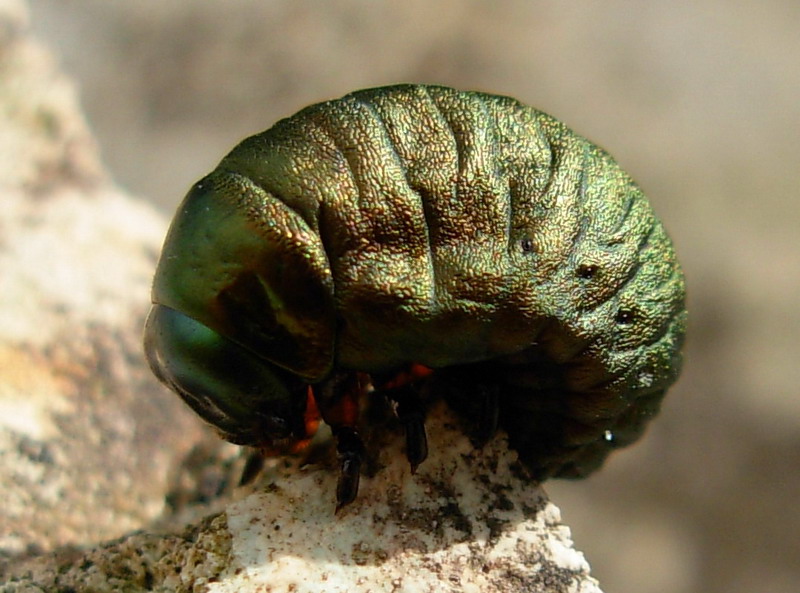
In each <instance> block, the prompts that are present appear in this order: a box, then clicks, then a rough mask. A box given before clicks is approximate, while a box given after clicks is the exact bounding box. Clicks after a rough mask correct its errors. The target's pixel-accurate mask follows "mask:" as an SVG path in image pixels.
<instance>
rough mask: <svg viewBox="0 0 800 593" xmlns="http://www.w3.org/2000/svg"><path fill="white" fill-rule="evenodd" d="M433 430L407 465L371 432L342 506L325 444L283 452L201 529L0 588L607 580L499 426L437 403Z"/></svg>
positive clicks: (224, 590)
mask: <svg viewBox="0 0 800 593" xmlns="http://www.w3.org/2000/svg"><path fill="white" fill-rule="evenodd" d="M428 432H429V436H430V445H431V456H430V457H429V458H428V459H427V460H426V461H425V463H424V464H423V465H422V466H420V468H419V469H418V471H417V473H416V475H414V476H410V475H409V470H408V465H407V462H406V461H405V459H404V457H403V454H402V447H401V443H402V435H401V434H399V431H398V430H396V426H395V427H394V429H393V430H389V429H387V430H381V431H376V434H375V435H373V436H372V438H371V445H372V446H371V449H372V450H375V449H376V448H377V449H379V450H380V453H379V454H378V455H377V457H376V458H375V459H373V460H372V463H371V468H372V470H373V472H374V473H372V476H371V477H365V478H364V479H363V480H362V485H361V494H360V496H359V498H358V499H357V500H356V501H355V502H354V503H353V504H352V505H351V506H349V507H346V508H345V509H343V510H342V511H340V512H339V513H338V514H334V498H335V497H334V493H335V488H336V473H335V471H332V468H331V467H330V466H331V465H332V464H331V463H330V461H331V459H330V456H328V455H324V454H321V455H320V457H319V458H318V461H317V462H316V463H314V464H311V465H305V466H304V467H298V465H297V464H296V463H285V462H277V461H274V462H273V463H272V464H271V468H269V470H268V471H266V472H265V476H264V479H263V480H261V481H260V482H259V483H258V484H257V485H256V486H255V492H254V493H252V494H251V495H249V496H247V497H246V498H244V499H242V500H240V501H238V502H235V503H233V504H230V505H229V506H228V507H227V509H226V511H225V513H223V514H220V515H215V516H213V515H212V516H211V517H209V518H208V519H206V520H204V521H202V522H201V523H200V524H199V525H198V527H196V528H189V529H188V530H185V531H184V532H183V533H181V534H179V535H164V536H155V535H146V534H135V535H132V536H130V537H128V538H125V539H122V540H120V541H117V542H112V543H110V544H107V545H104V546H101V547H99V548H96V549H94V550H91V551H89V552H84V553H81V552H78V551H76V550H70V551H66V552H59V553H56V554H53V555H51V556H48V557H44V558H38V559H34V560H29V561H27V562H21V563H18V564H17V565H16V566H14V567H13V568H12V569H11V570H10V571H9V573H8V574H7V578H8V582H7V584H6V586H5V588H4V589H2V591H4V593H12V592H14V593H22V592H27V591H37V590H55V589H60V590H64V589H72V590H81V591H82V590H92V591H114V590H119V589H121V588H123V586H124V588H125V589H126V590H128V591H150V590H152V591H197V590H206V591H215V592H219V593H228V592H230V593H235V592H239V591H270V592H274V593H278V592H296V593H312V592H314V593H323V592H324V593H340V592H341V593H344V592H365V593H366V592H368V591H372V592H378V591H385V592H387V593H389V592H407V593H422V592H429V591H430V592H434V591H465V592H478V591H480V592H483V593H492V592H495V591H497V592H507V591H519V592H534V591H535V592H544V591H547V592H548V593H561V592H564V593H566V592H581V593H598V592H599V591H600V589H599V588H598V586H597V583H596V581H594V579H592V578H590V577H589V566H588V564H587V562H586V560H585V559H584V557H583V555H582V554H581V553H580V552H577V551H575V550H574V549H573V547H572V542H571V540H570V535H569V530H568V529H567V528H566V527H565V526H563V525H562V524H561V521H560V516H559V511H558V509H557V508H556V507H555V506H554V505H552V504H551V503H549V502H548V501H547V499H546V497H545V496H544V494H543V492H542V491H541V490H540V489H539V488H537V487H535V486H534V485H532V484H531V483H530V481H529V480H527V479H526V477H525V474H524V471H523V470H522V468H521V466H519V465H518V464H517V461H516V454H514V453H513V452H511V451H509V449H508V446H507V443H506V441H505V439H504V438H496V439H494V440H493V441H492V442H490V443H489V444H487V445H486V446H485V447H484V448H483V449H480V450H478V449H475V448H474V447H473V446H472V444H471V443H470V442H469V440H468V439H467V438H466V437H465V436H464V434H463V431H462V430H461V427H460V426H458V424H457V423H456V422H454V420H453V418H452V416H451V415H450V414H449V412H448V411H447V410H446V409H445V408H444V406H443V405H441V404H440V405H438V406H436V408H435V409H434V410H432V411H431V413H430V416H429V419H428ZM379 445H382V446H379ZM321 447H322V446H321ZM322 449H323V450H324V447H322Z"/></svg>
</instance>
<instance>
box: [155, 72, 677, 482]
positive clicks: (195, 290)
mask: <svg viewBox="0 0 800 593" xmlns="http://www.w3.org/2000/svg"><path fill="white" fill-rule="evenodd" d="M684 292H685V289H684V278H683V274H682V272H681V269H680V267H679V264H678V262H677V259H676V257H675V253H674V251H673V248H672V244H671V242H670V240H669V238H668V237H667V235H666V233H665V231H664V229H663V227H662V225H661V223H660V222H659V221H658V219H657V218H656V217H655V215H654V214H653V212H652V210H651V208H650V206H649V204H648V202H647V200H646V199H645V197H644V195H643V194H642V192H641V191H640V189H639V188H638V187H637V186H636V184H635V183H634V182H633V181H632V180H631V179H630V177H628V175H627V174H625V173H624V172H623V171H622V170H621V169H620V168H619V167H618V165H617V164H616V163H615V162H614V161H613V160H612V159H611V157H610V156H609V155H608V154H607V153H606V152H605V151H603V150H602V149H600V148H598V147H597V146H595V145H593V144H591V143H589V142H588V141H587V140H585V139H584V138H582V137H580V136H578V135H576V134H574V133H573V132H572V131H570V130H569V129H568V128H567V127H566V126H564V125H563V124H561V123H560V122H558V121H556V120H555V119H553V118H551V117H549V116H547V115H545V114H543V113H541V112H539V111H536V110H535V109H532V108H530V107H527V106H525V105H523V104H521V103H519V102H517V101H516V100H514V99H510V98H506V97H499V96H493V95H486V94H481V93H474V92H459V91H455V90H452V89H448V88H444V87H425V86H410V85H409V86H397V87H386V88H379V89H371V90H366V91H360V92H356V93H353V94H351V95H348V96H346V97H343V98H341V99H338V100H335V101H330V102H327V103H321V104H318V105H313V106H310V107H308V108H306V109H304V110H302V111H300V112H299V113H297V114H296V115H294V116H292V117H290V118H288V119H285V120H282V121H280V122H278V123H277V124H276V125H275V126H274V127H272V128H271V129H269V130H267V131H266V132H263V133H262V134H258V135H256V136H252V137H250V138H248V139H246V140H244V141H243V142H242V143H241V144H239V145H238V146H237V147H236V148H234V150H233V151H232V152H231V153H230V154H229V155H228V156H226V157H225V158H224V159H223V160H222V162H221V163H220V164H219V166H218V167H217V169H216V170H215V171H213V172H212V173H211V174H210V175H208V176H207V177H205V178H204V179H203V180H201V181H200V182H198V183H197V184H196V185H195V186H194V187H193V188H192V190H191V191H190V192H189V195H188V196H187V197H186V199H185V201H184V203H183V205H182V206H181V207H180V209H179V211H178V214H177V215H176V218H175V220H174V222H173V225H172V227H171V229H170V232H169V235H168V237H167V240H166V243H165V245H164V252H163V255H162V259H161V261H160V263H159V267H158V271H157V273H156V278H155V283H154V289H153V302H154V303H155V304H156V308H158V307H159V306H160V307H161V308H162V310H167V309H168V310H174V311H178V312H180V313H181V314H182V315H185V316H186V317H188V318H190V319H191V320H194V321H196V322H199V324H200V325H201V326H203V327H205V328H209V329H210V330H211V332H212V333H213V334H214V335H215V336H216V335H218V336H221V337H222V339H223V340H230V341H231V342H233V343H235V345H236V346H235V347H234V350H235V349H236V348H242V349H243V351H246V353H247V354H246V357H255V358H257V359H259V360H260V361H262V362H261V363H260V364H263V365H264V367H265V369H267V371H265V372H273V371H274V374H275V377H277V378H276V379H275V381H276V382H277V383H278V384H281V385H286V389H285V390H281V389H273V390H271V392H270V393H268V394H267V393H265V394H259V395H256V396H246V397H249V398H250V399H249V400H248V401H247V404H246V405H242V404H241V403H237V402H239V400H237V397H238V396H236V395H235V394H231V393H226V392H225V390H224V389H218V390H206V391H208V392H207V393H205V392H204V393H203V394H202V395H201V396H197V397H194V398H193V396H192V395H191V394H187V389H186V388H185V387H184V388H181V387H180V386H176V384H175V383H176V381H174V380H170V379H169V377H165V375H169V371H168V370H167V371H164V370H163V369H164V368H167V367H168V366H169V364H170V363H169V362H168V360H169V359H170V357H171V356H172V354H173V353H174V351H178V350H181V349H183V348H184V346H180V345H178V346H175V347H173V346H169V345H167V346H164V345H158V344H156V345H153V344H152V343H151V344H150V345H149V347H148V353H149V354H148V356H149V358H150V360H151V365H152V366H153V367H154V370H155V371H156V373H157V374H158V375H159V376H160V377H161V378H162V380H165V382H167V383H168V384H170V385H171V386H172V387H173V388H174V389H176V391H178V392H179V393H181V395H182V396H183V397H184V398H185V399H187V401H188V402H189V403H190V404H191V405H192V406H193V407H194V408H195V409H196V410H197V411H198V412H199V413H200V414H201V415H202V416H203V417H204V418H205V419H206V420H208V421H209V422H211V423H212V424H215V425H216V426H217V427H218V428H220V430H221V432H222V434H223V436H225V437H226V438H229V439H230V440H232V441H234V442H241V443H244V444H256V445H258V444H263V443H260V442H257V441H258V440H259V439H261V440H263V441H264V442H266V443H270V442H273V441H279V440H281V439H286V438H288V439H289V440H291V439H292V438H299V437H297V436H296V435H297V432H296V431H295V432H291V431H289V432H281V431H280V430H277V429H275V430H273V429H271V428H270V425H269V423H268V422H267V423H263V422H261V423H260V422H259V421H258V420H257V418H258V417H259V415H260V414H261V415H263V416H264V417H270V418H272V419H273V420H275V419H277V420H286V422H287V424H293V423H294V424H296V423H297V422H296V421H297V418H296V417H297V415H298V414H302V411H303V409H305V408H304V405H305V401H304V397H305V395H304V393H305V392H302V393H303V395H299V394H300V393H301V391H302V386H304V385H307V384H310V385H312V386H313V385H318V384H321V383H325V382H326V381H328V380H329V379H330V377H332V376H334V375H335V374H341V373H351V372H356V371H357V372H360V373H364V374H366V376H372V377H376V376H380V377H391V376H393V374H394V373H397V372H398V371H400V370H402V369H404V368H407V367H408V365H409V364H410V363H418V364H421V365H424V366H425V367H429V368H431V369H434V372H433V374H432V375H430V376H429V377H426V379H425V381H426V382H427V390H428V391H435V392H437V393H440V394H442V395H444V396H445V397H447V399H448V401H449V402H450V403H451V405H453V406H454V407H455V408H456V409H458V410H459V411H461V412H462V413H463V414H465V416H466V417H467V419H468V420H469V419H473V420H475V421H476V423H477V424H480V423H481V422H482V420H481V418H482V416H484V415H485V414H486V405H487V402H489V404H488V405H489V406H490V407H492V408H496V410H495V412H496V414H497V416H498V422H499V425H500V427H502V428H504V429H505V430H506V431H507V432H508V433H509V437H510V440H511V444H512V446H513V447H514V448H516V449H517V450H518V451H519V454H520V458H521V459H522V460H523V461H524V462H525V463H526V465H527V466H528V467H529V468H530V470H531V471H532V474H533V475H534V477H536V478H537V479H543V478H546V477H549V476H553V475H557V476H565V477H577V476H582V475H585V474H587V473H589V472H590V471H592V470H593V469H595V468H596V467H597V466H598V465H599V464H600V463H601V462H602V461H603V459H604V458H605V456H606V455H607V454H608V452H609V451H611V450H612V449H614V448H616V447H619V446H622V445H625V444H628V443H630V442H632V441H633V440H635V439H636V438H638V437H639V435H640V434H641V431H642V430H643V428H644V425H645V423H646V420H647V419H649V418H650V417H651V416H652V415H654V414H655V413H656V412H657V410H658V406H659V403H660V401H661V399H662V397H663V395H664V393H665V391H666V389H667V388H668V387H669V386H670V385H671V384H672V383H673V382H674V381H675V379H676V378H677V376H678V372H679V369H680V364H681V354H680V348H681V345H682V342H683V337H684V333H685V327H686V311H685V304H684V298H685V297H684ZM163 333H164V330H163V329H162V324H161V322H159V321H152V322H150V323H149V325H148V335H149V336H150V338H149V340H150V341H151V342H153V341H154V340H155V339H156V338H154V337H153V336H159V335H161V334H163ZM226 343H227V342H226ZM226 348H227V346H226ZM226 352H227V350H226ZM235 366H236V365H235V363H231V365H228V368H231V369H234V368H235ZM159 369H160V370H159ZM231 372H233V371H231ZM295 383H296V384H295ZM212 391H213V393H212ZM220 391H221V392H220ZM487 394H488V395H487ZM301 400H302V401H301ZM217 406H219V408H220V409H218V410H214V411H213V413H212V412H211V411H210V408H216V407H217ZM323 418H325V419H326V420H328V418H327V417H326V414H325V411H324V410H323ZM351 423H352V422H351ZM279 424H280V423H279ZM237 427H238V428H237ZM490 428H491V427H490ZM271 430H272V432H273V434H269V433H270V431H271ZM259 432H260V433H261V436H260V437H259V436H258V435H259ZM287 435H288V436H287ZM292 435H295V436H292Z"/></svg>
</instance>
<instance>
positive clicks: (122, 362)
mask: <svg viewBox="0 0 800 593" xmlns="http://www.w3.org/2000/svg"><path fill="white" fill-rule="evenodd" d="M0 106H2V109H0V154H1V155H2V159H0V199H1V200H2V204H3V208H2V209H0V484H2V486H1V488H2V489H1V490H0V497H1V498H2V500H3V504H2V506H0V525H1V526H2V529H0V555H1V556H2V563H1V564H0V579H2V581H4V582H5V584H3V585H0V591H3V592H4V593H10V592H22V591H25V592H32V591H120V590H124V591H151V590H157V591H215V590H216V591H256V590H261V591H368V590H369V591H414V592H416V591H442V590H445V591H510V590H513V591H558V592H560V591H580V592H586V593H589V592H595V591H598V590H599V589H598V588H597V584H596V582H595V581H594V580H593V579H592V578H591V577H589V575H588V572H589V568H588V564H587V563H586V561H585V560H584V558H583V556H582V555H581V554H580V553H579V552H576V551H575V550H574V549H573V548H572V544H571V541H570V538H569V531H568V530H567V528H566V527H564V526H563V525H561V524H560V520H559V513H558V510H557V509H556V508H555V507H554V506H552V505H551V504H550V503H548V502H547V501H546V499H545V497H544V494H543V493H542V491H541V490H539V489H538V488H536V487H534V486H532V485H531V483H530V482H529V481H528V480H526V479H525V477H524V475H523V474H522V470H521V469H520V468H519V467H518V466H517V464H516V462H515V455H514V454H513V453H511V452H509V451H508V448H507V445H506V444H505V442H504V441H503V440H502V439H499V438H498V439H496V440H494V441H493V442H492V443H490V444H489V445H487V447H486V448H484V449H483V450H475V449H474V448H473V447H472V445H471V444H470V443H469V441H468V439H467V437H466V436H464V434H463V432H462V431H461V430H460V429H459V428H458V427H457V426H455V424H454V421H453V420H452V418H451V417H450V416H449V414H448V413H447V412H446V410H444V408H442V407H440V408H438V410H436V411H434V412H433V413H432V415H431V418H430V422H429V431H430V437H431V438H430V442H431V450H432V455H431V457H430V458H429V459H428V460H427V461H426V462H425V464H424V465H423V466H422V467H421V468H420V469H419V471H418V473H417V475H416V476H413V477H411V476H409V472H408V466H407V463H406V462H405V461H404V459H403V456H402V454H401V442H402V438H401V435H400V434H399V433H398V431H397V427H396V426H394V427H392V425H391V423H390V425H389V428H387V429H386V430H376V431H375V432H374V433H373V434H372V435H368V437H369V442H370V443H371V444H372V445H382V446H378V447H376V448H375V449H374V450H376V451H380V453H379V454H378V455H377V456H376V457H374V458H372V459H370V462H369V468H368V469H369V472H368V474H369V476H371V477H365V478H364V480H363V483H362V489H361V496H360V497H359V498H358V499H357V501H356V502H355V503H354V504H353V505H351V506H350V507H347V508H346V509H344V510H343V511H341V512H340V513H339V515H338V516H335V515H334V513H333V507H334V490H335V484H334V482H335V472H334V471H331V469H332V468H331V466H332V465H334V464H332V461H333V460H332V456H331V452H330V450H329V447H326V446H325V442H324V439H323V440H322V441H321V442H320V443H319V444H318V445H317V446H315V447H314V448H313V449H312V450H311V454H312V456H311V457H310V458H309V461H308V464H307V465H305V466H303V467H298V466H297V464H296V463H287V462H285V461H282V460H271V461H270V463H268V464H267V465H268V467H267V468H266V470H265V471H264V472H263V474H262V476H263V477H262V479H261V480H260V481H259V482H258V483H257V484H256V485H255V487H254V492H253V493H252V494H251V495H250V496H248V497H246V498H243V499H241V500H239V501H238V502H235V503H233V504H230V505H228V506H227V507H226V510H225V511H224V512H221V513H219V512H211V511H210V510H209V509H210V508H212V506H213V504H214V503H216V505H217V507H218V506H219V505H221V504H224V503H225V502H226V501H228V500H229V494H230V491H231V489H232V488H231V486H230V485H231V483H232V482H231V476H232V475H236V474H238V473H239V471H240V470H241V460H240V459H238V458H237V457H236V454H234V453H232V452H231V449H230V448H227V447H226V446H223V445H221V444H219V443H218V442H217V441H216V440H214V441H209V440H208V432H207V431H206V430H205V429H203V428H202V427H201V425H200V423H199V421H198V420H197V419H196V418H195V417H194V416H193V415H192V414H191V413H190V412H189V411H188V410H187V409H186V408H185V407H184V406H183V404H181V402H180V401H179V399H178V398H177V397H175V396H174V395H173V394H171V393H168V392H167V391H166V390H165V389H163V388H162V387H161V386H160V385H158V384H157V383H156V381H155V380H154V379H153V378H152V377H151V376H150V373H149V371H148V370H147V369H146V366H145V364H144V361H143V357H142V354H141V345H140V338H141V325H142V321H143V316H144V314H145V312H146V308H147V305H148V300H149V299H148V292H149V284H150V278H151V274H152V270H153V267H154V264H155V255H156V253H157V251H158V247H159V245H160V242H161V240H162V238H163V234H164V232H165V229H166V221H165V219H164V218H163V217H161V216H159V215H158V214H157V213H155V212H154V211H153V210H152V209H151V208H150V207H148V206H146V205H145V204H143V203H142V202H140V201H137V200H136V199H133V198H131V197H129V196H127V195H125V194H124V193H122V192H121V191H119V190H118V189H117V188H115V187H114V186H113V184H112V183H111V182H110V181H109V179H108V178H107V176H106V175H105V174H104V173H103V172H102V168H101V166H100V165H99V162H98V158H97V154H96V151H95V148H94V142H93V140H92V137H91V135H90V134H89V132H88V131H87V128H86V126H85V124H84V121H83V119H82V117H81V115H80V112H79V110H78V107H77V104H76V101H75V96H74V91H73V89H72V87H71V85H70V84H69V82H68V81H67V80H65V78H64V77H63V76H62V75H61V74H60V73H59V71H58V70H57V69H56V68H55V66H54V64H53V61H52V59H51V58H50V57H49V55H48V54H47V53H46V52H45V51H44V50H43V49H42V48H41V47H40V46H39V45H37V44H36V43H34V42H33V41H31V40H30V39H29V38H28V36H27V16H26V12H25V6H24V4H23V3H21V2H15V1H13V0H0ZM209 503H212V504H211V506H210V505H209ZM198 513H203V514H205V515H206V518H205V519H202V520H199V521H195V523H194V524H195V526H193V527H188V528H182V529H176V528H175V527H174V525H175V524H176V523H178V522H180V521H183V520H186V519H192V517H196V516H197V515H198ZM155 525H158V526H160V528H156V527H155ZM133 530H140V531H135V532H133V533H132V534H129V535H123V534H125V533H130V532H131V531H133ZM114 537H117V538H121V539H117V540H115V541H111V542H110V543H105V544H99V545H98V544H97V542H98V541H101V540H108V539H110V538H114Z"/></svg>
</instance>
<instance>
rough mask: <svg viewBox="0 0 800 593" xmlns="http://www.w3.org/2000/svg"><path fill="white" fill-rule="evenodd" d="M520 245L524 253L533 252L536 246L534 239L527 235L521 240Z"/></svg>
mask: <svg viewBox="0 0 800 593" xmlns="http://www.w3.org/2000/svg"><path fill="white" fill-rule="evenodd" d="M519 246H520V248H521V249H522V252H523V253H532V252H533V248H534V245H533V239H531V238H530V237H525V238H524V239H522V240H521V241H520V242H519Z"/></svg>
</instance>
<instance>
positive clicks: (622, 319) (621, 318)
mask: <svg viewBox="0 0 800 593" xmlns="http://www.w3.org/2000/svg"><path fill="white" fill-rule="evenodd" d="M635 319H636V314H635V313H634V312H633V311H632V310H631V309H620V310H619V311H617V315H616V316H615V317H614V321H616V322H617V323H619V324H620V325H630V324H631V323H633V322H634V320H635Z"/></svg>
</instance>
